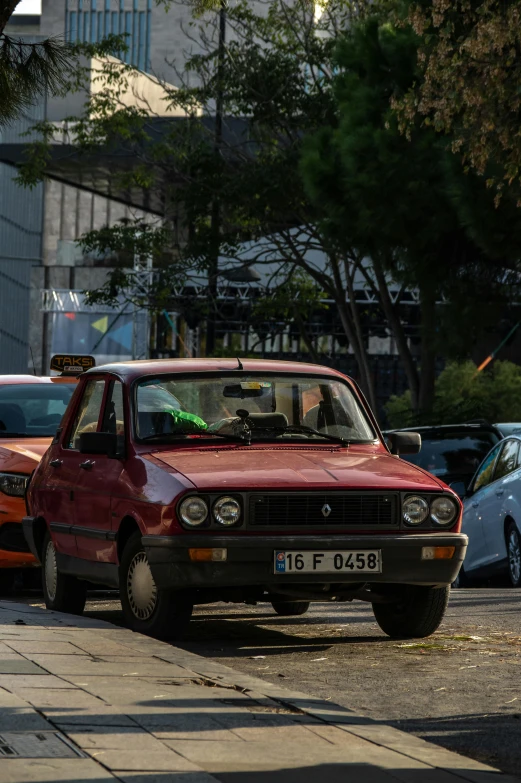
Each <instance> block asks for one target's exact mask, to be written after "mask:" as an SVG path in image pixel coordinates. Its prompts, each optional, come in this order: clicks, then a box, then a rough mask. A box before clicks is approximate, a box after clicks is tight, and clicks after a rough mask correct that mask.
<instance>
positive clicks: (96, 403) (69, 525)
mask: <svg viewBox="0 0 521 783" xmlns="http://www.w3.org/2000/svg"><path fill="white" fill-rule="evenodd" d="M104 390H105V381H104V380H103V379H99V378H89V379H88V380H87V381H86V382H85V384H84V386H83V388H82V390H81V392H80V394H81V396H80V399H79V402H78V404H77V409H76V413H75V415H74V420H73V424H72V425H71V428H70V430H69V431H68V432H66V433H64V434H63V436H60V441H59V442H57V443H53V445H52V446H51V449H50V451H49V461H48V469H47V473H46V477H45V480H44V484H43V485H42V488H41V495H40V497H41V498H42V510H43V513H44V514H45V516H46V518H47V519H48V520H49V522H50V527H51V532H52V534H53V539H54V542H55V544H56V547H57V549H58V550H59V551H60V552H61V553H62V554H66V555H71V556H73V557H75V556H77V554H78V552H77V547H76V539H75V536H74V525H75V523H76V504H77V496H76V488H77V486H78V480H79V476H80V462H81V461H82V455H81V454H80V453H79V451H78V450H77V449H76V448H74V447H73V444H74V432H76V431H77V430H78V428H79V427H80V426H87V425H89V424H91V423H92V421H93V420H94V418H95V416H96V415H99V411H100V410H101V403H102V400H103V395H104ZM55 440H57V439H55Z"/></svg>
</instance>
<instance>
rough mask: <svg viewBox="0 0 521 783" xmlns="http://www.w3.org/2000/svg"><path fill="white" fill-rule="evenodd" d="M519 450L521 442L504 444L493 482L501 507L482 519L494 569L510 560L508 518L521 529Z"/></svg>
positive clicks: (520, 468) (506, 442)
mask: <svg viewBox="0 0 521 783" xmlns="http://www.w3.org/2000/svg"><path fill="white" fill-rule="evenodd" d="M519 447H520V441H519V440H518V439H515V438H511V439H510V438H509V439H508V440H507V441H505V442H504V443H503V448H502V449H501V453H500V455H499V457H498V460H497V462H496V467H495V471H494V481H493V484H492V485H491V486H492V487H493V489H494V494H495V495H496V497H497V499H498V502H500V503H501V507H500V509H499V511H498V513H493V514H491V515H490V517H488V516H487V517H486V518H485V517H484V519H483V529H484V532H485V539H486V542H487V556H488V562H489V564H491V565H493V564H494V563H497V564H498V568H499V567H501V566H503V565H504V562H505V560H506V558H507V548H506V540H505V517H506V516H508V517H510V518H511V519H513V520H514V521H515V522H517V523H518V525H519V524H520V523H521V464H520V454H519Z"/></svg>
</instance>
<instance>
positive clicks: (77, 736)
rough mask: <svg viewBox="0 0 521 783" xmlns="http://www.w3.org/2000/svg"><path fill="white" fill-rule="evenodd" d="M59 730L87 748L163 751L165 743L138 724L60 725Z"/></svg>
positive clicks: (79, 745)
mask: <svg viewBox="0 0 521 783" xmlns="http://www.w3.org/2000/svg"><path fill="white" fill-rule="evenodd" d="M61 730H62V731H63V732H64V733H65V734H67V736H68V737H69V738H70V739H71V740H72V741H73V742H75V743H76V745H78V747H80V748H83V749H84V750H87V749H95V748H97V749H101V750H126V749H128V748H132V750H135V751H141V752H146V753H148V752H149V751H150V752H152V751H155V752H158V751H164V750H165V747H166V746H165V745H164V744H163V742H162V741H161V739H160V738H158V737H156V736H154V735H152V734H149V733H148V732H147V731H143V730H142V729H140V728H139V727H138V726H135V727H134V728H123V727H113V726H96V725H92V726H74V725H68V726H62V727H61Z"/></svg>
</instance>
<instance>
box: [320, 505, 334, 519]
mask: <svg viewBox="0 0 521 783" xmlns="http://www.w3.org/2000/svg"><path fill="white" fill-rule="evenodd" d="M331 511H332V509H331V506H329V505H328V504H327V503H324V505H323V506H322V516H323V517H326V519H327V518H328V516H329V515H330V514H331Z"/></svg>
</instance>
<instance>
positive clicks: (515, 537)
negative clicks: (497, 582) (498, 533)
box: [507, 522, 521, 587]
mask: <svg viewBox="0 0 521 783" xmlns="http://www.w3.org/2000/svg"><path fill="white" fill-rule="evenodd" d="M507 554H508V575H509V577H510V581H511V583H512V587H521V536H520V535H519V530H518V529H517V527H516V526H515V524H514V523H513V522H511V523H510V525H509V526H508V528H507Z"/></svg>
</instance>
